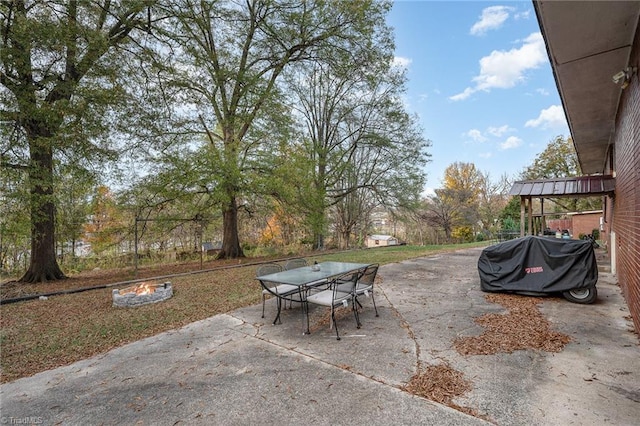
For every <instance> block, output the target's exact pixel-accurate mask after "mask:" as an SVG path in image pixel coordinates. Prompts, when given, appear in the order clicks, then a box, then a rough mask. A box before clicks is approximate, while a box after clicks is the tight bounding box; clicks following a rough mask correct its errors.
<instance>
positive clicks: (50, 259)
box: [20, 138, 66, 283]
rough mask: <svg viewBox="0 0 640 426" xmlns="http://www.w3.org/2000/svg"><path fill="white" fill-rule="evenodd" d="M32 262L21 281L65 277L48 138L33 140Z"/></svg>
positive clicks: (31, 177) (31, 165)
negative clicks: (59, 258)
mask: <svg viewBox="0 0 640 426" xmlns="http://www.w3.org/2000/svg"><path fill="white" fill-rule="evenodd" d="M30 149H31V159H30V167H29V185H30V187H31V188H30V192H31V202H30V205H31V261H30V265H29V269H28V270H27V272H26V273H25V274H24V276H23V277H22V278H20V281H24V282H29V283H36V282H44V281H49V280H59V279H62V278H66V277H65V275H64V273H63V272H62V270H61V269H60V267H59V266H58V261H57V259H56V250H55V236H54V232H55V223H56V222H55V206H54V203H53V151H52V149H51V147H50V145H49V141H48V138H37V139H35V140H34V141H31V143H30Z"/></svg>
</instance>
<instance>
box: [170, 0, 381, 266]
mask: <svg viewBox="0 0 640 426" xmlns="http://www.w3.org/2000/svg"><path fill="white" fill-rule="evenodd" d="M387 6H388V5H387V4H385V3H380V2H377V1H372V0H359V1H348V2H327V1H321V0H314V1H299V0H279V1H267V0H246V1H242V2H241V1H231V0H229V1H200V2H195V1H191V0H178V1H174V2H171V3H170V6H168V8H169V12H168V14H170V15H173V16H175V17H176V19H175V21H173V22H172V24H171V26H166V27H165V29H166V34H167V35H168V37H169V38H170V39H171V40H172V44H173V50H172V51H171V52H172V54H173V56H171V58H170V61H173V63H175V64H176V65H177V67H176V69H177V70H178V71H179V72H180V73H181V75H177V78H174V80H173V84H174V85H175V86H178V87H180V88H181V89H182V95H183V99H185V100H186V102H187V103H188V105H186V107H185V108H184V109H183V111H181V112H182V113H183V114H184V120H183V123H184V124H185V126H184V128H185V129H187V128H188V129H190V130H185V131H186V132H189V131H193V132H199V133H200V134H201V135H203V136H204V138H205V139H206V140H207V142H208V144H209V150H210V152H209V155H210V156H211V158H215V159H216V165H217V167H216V168H215V169H211V170H209V171H208V173H207V177H208V178H209V180H210V181H211V182H215V185H208V187H210V188H212V189H213V191H211V192H210V195H211V198H212V199H213V200H215V201H216V202H217V204H218V206H219V208H220V210H221V212H222V216H223V222H224V224H223V244H222V250H221V251H220V253H219V257H220V258H234V257H242V256H244V253H243V251H242V248H241V245H240V239H239V235H238V213H239V210H240V209H241V208H242V203H243V195H244V194H246V193H247V192H248V191H249V190H251V189H252V182H251V180H250V179H249V177H250V175H249V172H248V167H247V166H248V163H247V161H248V160H249V159H250V158H251V157H252V156H253V155H254V153H255V152H256V151H257V150H259V148H260V146H263V145H265V144H268V143H270V142H271V143H273V139H271V138H268V137H267V136H266V134H265V132H263V131H261V124H263V125H266V126H268V123H267V121H268V120H262V123H261V119H264V117H265V114H268V113H269V112H268V111H267V110H268V109H271V108H272V107H273V108H277V103H278V102H277V101H278V99H276V98H275V97H274V96H275V94H276V90H277V87H278V84H277V83H278V81H279V80H280V78H281V75H282V73H283V72H284V71H285V69H286V68H288V67H290V66H291V65H292V64H296V63H301V62H303V61H307V60H311V59H317V58H318V56H319V52H321V51H324V52H327V51H330V50H332V49H333V50H335V51H342V52H347V53H348V52H350V51H351V50H354V49H355V47H356V46H358V45H359V44H362V43H366V42H367V41H368V39H369V37H370V34H371V32H372V29H373V28H374V27H375V26H376V25H377V24H378V23H379V22H381V21H384V12H385V11H386V10H387Z"/></svg>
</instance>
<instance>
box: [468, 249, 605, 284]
mask: <svg viewBox="0 0 640 426" xmlns="http://www.w3.org/2000/svg"><path fill="white" fill-rule="evenodd" d="M478 273H479V274H480V289H481V290H482V291H490V292H496V291H508V292H530V293H553V292H562V291H567V290H573V289H578V288H587V287H593V286H595V285H596V282H597V281H598V265H597V264H596V256H595V253H594V251H593V246H592V244H591V242H590V241H583V240H563V239H559V238H549V237H536V236H528V237H523V238H518V239H515V240H510V241H506V242H504V243H499V244H495V245H493V246H490V247H487V248H485V249H484V250H482V254H480V258H479V259H478Z"/></svg>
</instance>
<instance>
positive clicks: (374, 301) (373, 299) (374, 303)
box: [371, 290, 380, 317]
mask: <svg viewBox="0 0 640 426" xmlns="http://www.w3.org/2000/svg"><path fill="white" fill-rule="evenodd" d="M371 300H372V301H373V309H375V310H376V316H377V317H378V316H380V315H378V307H377V306H376V298H375V297H374V296H373V290H371Z"/></svg>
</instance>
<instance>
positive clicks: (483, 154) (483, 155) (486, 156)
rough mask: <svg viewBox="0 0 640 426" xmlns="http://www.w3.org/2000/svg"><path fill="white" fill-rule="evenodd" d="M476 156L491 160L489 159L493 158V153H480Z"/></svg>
mask: <svg viewBox="0 0 640 426" xmlns="http://www.w3.org/2000/svg"><path fill="white" fill-rule="evenodd" d="M478 156H479V157H480V158H491V157H493V153H492V152H481V153H480V154H478Z"/></svg>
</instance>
